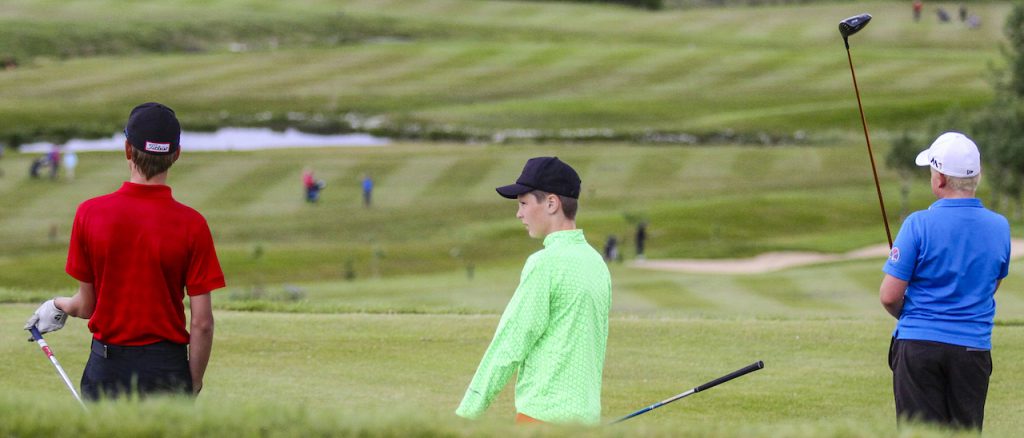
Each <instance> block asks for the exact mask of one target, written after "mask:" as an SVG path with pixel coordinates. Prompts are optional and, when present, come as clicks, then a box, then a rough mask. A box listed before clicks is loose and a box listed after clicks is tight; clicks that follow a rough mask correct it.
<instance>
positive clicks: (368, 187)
mask: <svg viewBox="0 0 1024 438" xmlns="http://www.w3.org/2000/svg"><path fill="white" fill-rule="evenodd" d="M372 195H373V179H372V178H370V174H365V175H363V207H366V208H369V207H370V200H371V196H372Z"/></svg>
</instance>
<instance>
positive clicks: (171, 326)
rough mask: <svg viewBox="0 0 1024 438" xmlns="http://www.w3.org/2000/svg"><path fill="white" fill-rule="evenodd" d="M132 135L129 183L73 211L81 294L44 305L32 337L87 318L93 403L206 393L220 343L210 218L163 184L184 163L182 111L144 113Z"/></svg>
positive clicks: (87, 388) (219, 282) (87, 392)
mask: <svg viewBox="0 0 1024 438" xmlns="http://www.w3.org/2000/svg"><path fill="white" fill-rule="evenodd" d="M125 135H126V136H127V140H126V141H125V146H124V153H125V156H126V158H127V160H128V169H129V172H130V175H131V176H130V179H129V181H127V182H125V183H123V184H122V185H121V188H120V189H119V190H117V191H116V192H114V193H111V194H108V195H104V196H100V197H97V198H92V199H89V200H87V201H85V202H83V203H82V204H81V205H79V206H78V211H77V212H76V213H75V221H74V224H73V226H72V229H71V244H70V247H69V249H68V260H67V266H66V268H65V270H66V271H67V273H68V274H69V275H71V276H72V277H74V278H75V279H77V280H78V281H79V287H78V292H77V293H76V294H75V295H74V296H72V297H70V298H67V297H57V298H54V299H52V300H48V301H46V302H45V303H43V305H42V306H40V307H39V309H37V310H36V312H35V314H34V315H32V317H31V318H29V320H28V322H27V323H26V324H25V329H26V330H27V329H29V328H31V327H32V326H33V325H34V326H36V327H37V328H38V329H39V331H40V332H42V333H46V332H51V331H54V330H59V329H60V328H62V327H63V326H64V321H65V320H66V319H67V316H68V315H71V316H75V317H78V318H86V319H88V320H89V324H88V325H89V331H91V332H92V338H93V339H92V347H91V354H90V355H89V361H88V363H87V364H86V366H85V371H84V372H83V374H82V394H83V396H85V397H86V398H87V399H90V400H97V399H99V398H101V397H118V396H122V395H125V394H129V393H137V394H139V395H140V396H145V395H147V394H154V393H181V394H199V391H200V390H201V389H202V388H203V375H204V374H205V372H206V366H207V363H208V362H209V359H210V349H211V347H212V345H213V311H212V307H211V301H210V292H211V291H213V290H214V289H218V288H221V287H224V274H223V273H222V272H221V268H220V264H219V262H218V261H217V254H216V251H215V250H214V246H213V238H212V237H211V235H210V229H209V227H208V226H207V224H206V220H205V219H204V218H203V216H202V215H200V214H199V213H198V212H196V211H195V210H193V209H192V208H190V207H188V206H185V205H184V204H181V203H178V202H177V201H175V200H174V198H173V197H171V188H170V187H168V186H167V185H165V182H166V180H167V173H168V169H169V168H170V167H171V165H172V164H173V163H174V162H175V161H176V160H177V159H178V156H179V155H180V145H179V139H180V136H181V126H180V125H179V124H178V119H177V118H176V116H175V114H174V111H172V110H171V109H170V108H168V107H166V106H163V105H161V104H158V103H152V102H150V103H144V104H142V105H139V106H137V107H135V109H133V110H132V112H131V115H130V116H129V118H128V124H127V126H126V127H125ZM186 291H187V293H188V295H189V308H190V313H191V318H190V319H191V323H190V328H191V330H186V327H185V310H184V303H183V300H184V295H185V293H186Z"/></svg>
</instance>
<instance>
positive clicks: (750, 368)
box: [611, 361, 764, 424]
mask: <svg viewBox="0 0 1024 438" xmlns="http://www.w3.org/2000/svg"><path fill="white" fill-rule="evenodd" d="M761 368H764V362H762V361H757V362H754V363H752V364H750V365H747V366H745V367H743V368H741V369H738V370H736V371H733V372H731V373H729V374H726V375H724V376H722V377H719V378H717V379H715V380H712V381H710V382H708V383H705V384H703V385H700V386H698V387H696V388H693V389H691V390H689V391H686V392H684V393H681V394H678V395H675V396H672V397H670V398H667V399H665V400H662V401H660V402H657V403H655V404H653V405H650V406H648V407H646V408H643V409H641V410H639V411H636V412H634V413H632V414H629V415H627V416H625V417H622V418H620V419H618V420H615V421H613V422H611V424H615V423H621V422H623V421H626V420H628V419H630V418H633V417H635V416H637V415H640V414H643V413H647V412H650V411H653V410H655V409H657V408H660V407H662V406H665V405H667V404H669V403H672V402H674V401H676V400H679V399H681V398H683V397H686V396H688V395H691V394H694V393H697V392H701V391H704V390H706V389H711V388H714V387H715V386H718V385H721V384H723V383H725V382H728V381H730V380H732V379H735V378H737V377H740V376H743V375H746V374H749V373H752V372H754V371H757V370H759V369H761Z"/></svg>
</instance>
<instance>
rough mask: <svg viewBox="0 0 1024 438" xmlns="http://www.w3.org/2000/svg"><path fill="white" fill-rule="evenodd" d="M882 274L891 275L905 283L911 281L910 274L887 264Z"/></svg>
mask: <svg viewBox="0 0 1024 438" xmlns="http://www.w3.org/2000/svg"><path fill="white" fill-rule="evenodd" d="M882 272H885V273H886V274H889V275H891V276H893V277H896V278H898V279H900V280H903V281H910V273H909V272H903V270H901V269H898V268H896V267H894V266H893V265H890V264H886V265H885V266H884V267H882Z"/></svg>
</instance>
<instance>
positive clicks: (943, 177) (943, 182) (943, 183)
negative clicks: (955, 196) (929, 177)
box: [937, 173, 949, 189]
mask: <svg viewBox="0 0 1024 438" xmlns="http://www.w3.org/2000/svg"><path fill="white" fill-rule="evenodd" d="M937 175H938V177H939V188H940V189H944V188H946V185H947V184H949V177H948V176H946V174H944V173H937Z"/></svg>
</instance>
